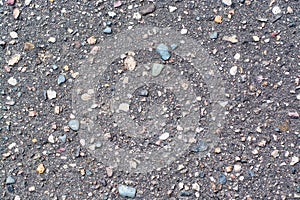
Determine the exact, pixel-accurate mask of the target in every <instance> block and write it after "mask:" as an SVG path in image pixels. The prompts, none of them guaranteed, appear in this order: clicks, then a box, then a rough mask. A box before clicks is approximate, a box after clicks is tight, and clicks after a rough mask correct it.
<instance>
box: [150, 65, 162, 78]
mask: <svg viewBox="0 0 300 200" xmlns="http://www.w3.org/2000/svg"><path fill="white" fill-rule="evenodd" d="M163 69H164V65H162V64H158V63H154V64H153V66H152V71H151V74H152V76H158V75H159V74H160V73H161V72H162V70H163Z"/></svg>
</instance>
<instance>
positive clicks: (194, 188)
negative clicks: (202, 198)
mask: <svg viewBox="0 0 300 200" xmlns="http://www.w3.org/2000/svg"><path fill="white" fill-rule="evenodd" d="M192 189H193V190H196V191H198V192H199V191H200V185H199V184H198V183H193V184H192Z"/></svg>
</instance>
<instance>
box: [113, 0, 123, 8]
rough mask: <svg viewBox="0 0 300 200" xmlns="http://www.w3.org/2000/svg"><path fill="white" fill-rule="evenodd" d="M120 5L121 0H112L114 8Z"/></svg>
mask: <svg viewBox="0 0 300 200" xmlns="http://www.w3.org/2000/svg"><path fill="white" fill-rule="evenodd" d="M121 5H122V1H115V2H114V7H115V8H118V7H120V6H121Z"/></svg>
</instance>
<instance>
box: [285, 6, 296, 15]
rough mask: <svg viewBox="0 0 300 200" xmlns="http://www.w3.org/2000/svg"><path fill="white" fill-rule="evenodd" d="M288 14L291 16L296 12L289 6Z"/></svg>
mask: <svg viewBox="0 0 300 200" xmlns="http://www.w3.org/2000/svg"><path fill="white" fill-rule="evenodd" d="M286 12H287V13H289V14H292V13H293V12H294V11H293V9H292V8H291V7H290V6H288V7H287V11H286Z"/></svg>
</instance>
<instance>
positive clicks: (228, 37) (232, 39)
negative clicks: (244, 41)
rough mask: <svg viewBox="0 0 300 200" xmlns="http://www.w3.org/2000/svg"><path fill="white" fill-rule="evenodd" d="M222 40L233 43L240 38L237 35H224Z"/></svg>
mask: <svg viewBox="0 0 300 200" xmlns="http://www.w3.org/2000/svg"><path fill="white" fill-rule="evenodd" d="M222 40H224V41H227V42H231V43H232V44H235V43H238V39H237V36H236V35H233V36H226V35H225V36H224V37H223V38H222Z"/></svg>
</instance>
